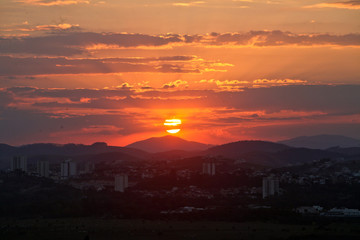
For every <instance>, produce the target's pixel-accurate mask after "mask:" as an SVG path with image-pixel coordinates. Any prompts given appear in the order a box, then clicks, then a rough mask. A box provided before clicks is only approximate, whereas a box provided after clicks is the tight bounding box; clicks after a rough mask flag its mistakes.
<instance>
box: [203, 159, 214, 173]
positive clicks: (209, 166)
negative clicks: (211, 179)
mask: <svg viewBox="0 0 360 240" xmlns="http://www.w3.org/2000/svg"><path fill="white" fill-rule="evenodd" d="M202 173H203V174H204V175H210V176H214V175H215V163H214V162H204V163H203V165H202Z"/></svg>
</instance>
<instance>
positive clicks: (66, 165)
mask: <svg viewBox="0 0 360 240" xmlns="http://www.w3.org/2000/svg"><path fill="white" fill-rule="evenodd" d="M60 167H61V169H60V177H61V179H68V178H70V177H74V176H76V174H77V171H76V162H74V161H72V160H71V159H68V160H65V161H64V162H62V163H61V166H60Z"/></svg>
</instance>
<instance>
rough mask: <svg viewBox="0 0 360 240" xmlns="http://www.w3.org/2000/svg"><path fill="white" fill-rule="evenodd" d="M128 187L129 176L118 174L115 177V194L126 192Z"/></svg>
mask: <svg viewBox="0 0 360 240" xmlns="http://www.w3.org/2000/svg"><path fill="white" fill-rule="evenodd" d="M128 186H129V185H128V175H127V174H118V175H116V176H115V192H124V191H125V189H126V188H127V187H128Z"/></svg>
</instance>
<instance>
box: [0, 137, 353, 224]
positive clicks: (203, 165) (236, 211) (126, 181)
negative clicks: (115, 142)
mask: <svg viewBox="0 0 360 240" xmlns="http://www.w3.org/2000/svg"><path fill="white" fill-rule="evenodd" d="M157 140H159V139H157ZM160 140H161V139H160ZM162 140H164V141H169V138H168V137H164V138H163V139H162ZM170 140H171V141H185V140H182V139H177V138H175V137H171V139H170ZM164 144H165V143H164ZM244 146H245V148H244ZM27 148H29V147H27ZM33 148H34V149H37V150H36V151H38V152H36V154H35V155H31V154H28V155H24V154H20V155H12V156H8V161H9V164H8V166H9V168H7V169H3V170H2V171H1V173H0V189H1V191H0V196H1V198H0V202H1V206H2V207H1V208H0V211H1V215H2V216H8V217H16V216H19V217H24V216H27V217H30V216H33V217H34V216H37V217H38V216H42V217H46V218H59V217H61V218H64V217H65V218H66V217H67V218H69V217H70V218H73V217H89V216H92V217H104V216H106V217H110V218H121V219H158V220H164V219H168V220H170V219H172V220H174V219H177V220H189V219H200V220H201V219H202V220H216V221H244V220H251V221H263V220H264V219H269V218H272V219H274V220H276V221H280V222H287V221H295V220H294V219H296V221H300V220H299V219H302V220H301V221H310V222H311V221H314V219H334V218H335V219H350V220H351V219H353V220H354V219H360V210H359V209H360V201H359V200H360V199H359V196H360V158H359V156H360V155H359V153H360V152H359V149H360V148H356V147H352V148H351V149H349V148H341V147H337V148H331V149H327V150H314V149H311V150H310V149H307V148H295V147H288V146H287V145H284V144H279V143H271V142H263V141H240V142H235V143H230V145H229V144H226V145H222V146H213V147H210V148H209V149H207V150H202V151H194V152H187V151H183V150H181V151H180V150H176V149H174V150H169V151H167V152H161V153H148V152H145V151H143V150H141V149H135V148H134V149H130V148H129V149H127V148H116V149H111V148H112V147H109V146H107V145H106V144H104V143H97V144H94V145H91V146H84V145H82V146H76V145H72V146H71V148H73V149H72V150H71V151H74V152H76V151H83V150H80V148H87V150H86V151H90V152H91V151H92V153H91V154H87V155H85V154H81V155H76V154H73V155H72V156H70V154H64V155H61V154H59V151H60V152H61V151H65V152H66V151H68V149H67V150H66V148H69V146H67V147H66V146H51V149H52V150H51V151H53V152H57V154H56V155H52V154H50V152H49V150H48V149H49V145H48V144H44V145H41V144H40V145H36V146H33ZM95 148H96V149H97V150H96V151H95V150H94V149H95ZM2 149H4V147H2ZM39 149H40V150H39ZM91 149H92V150H91ZM99 149H100V150H99ZM249 149H250V150H249ZM274 149H275V150H274ZM13 150H15V151H16V150H18V151H20V152H21V151H22V152H24V150H23V149H21V147H19V148H15V149H13ZM114 150H115V151H114ZM248 150H249V151H248ZM350 150H351V151H350ZM26 151H28V152H29V150H28V149H27V150H26ZM33 151H35V150H33ZM39 151H40V152H41V151H44V152H46V151H47V154H45V155H41V154H39ZM234 151H235V152H241V154H239V155H238V157H229V155H231V154H233V153H234ZM284 151H285V153H284ZM309 151H310V152H311V154H312V155H311V154H310V155H309ZM346 151H348V152H347V154H344V152H346ZM125 152H126V153H125ZM219 152H223V154H217V153H219ZM292 152H295V154H296V155H297V156H299V155H300V156H302V155H304V156H306V155H307V156H308V157H309V156H311V157H312V159H305V160H304V161H303V162H299V161H296V162H294V161H293V160H294V159H293V158H292V156H293V155H292ZM4 153H5V151H3V152H2V154H3V155H4ZM8 153H13V151H8ZM68 153H69V151H68ZM274 154H275V156H278V159H277V160H279V159H281V162H283V161H284V160H283V159H285V158H284V157H283V156H282V154H285V155H287V157H288V158H291V159H289V162H290V164H280V163H279V161H277V162H276V164H275V167H271V166H269V165H265V164H260V163H264V158H265V159H268V163H270V164H271V161H272V157H273V156H274ZM233 156H234V155H233ZM255 158H257V160H256V161H255V160H254V161H252V162H250V161H249V159H255ZM56 206H57V207H56ZM353 220H351V221H353Z"/></svg>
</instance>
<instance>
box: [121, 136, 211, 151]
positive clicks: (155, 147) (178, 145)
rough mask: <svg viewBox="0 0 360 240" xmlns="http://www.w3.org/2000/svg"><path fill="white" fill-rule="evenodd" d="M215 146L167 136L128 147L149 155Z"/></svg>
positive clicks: (198, 149)
mask: <svg viewBox="0 0 360 240" xmlns="http://www.w3.org/2000/svg"><path fill="white" fill-rule="evenodd" d="M211 146H213V145H210V144H204V143H198V142H193V141H187V140H184V139H182V138H179V137H174V136H170V135H166V136H163V137H152V138H149V139H146V140H142V141H138V142H134V143H132V144H129V145H127V146H126V147H128V148H136V149H141V150H144V151H146V152H149V153H157V152H166V151H172V150H183V151H190V152H191V151H202V150H206V149H208V148H209V147H211Z"/></svg>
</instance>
